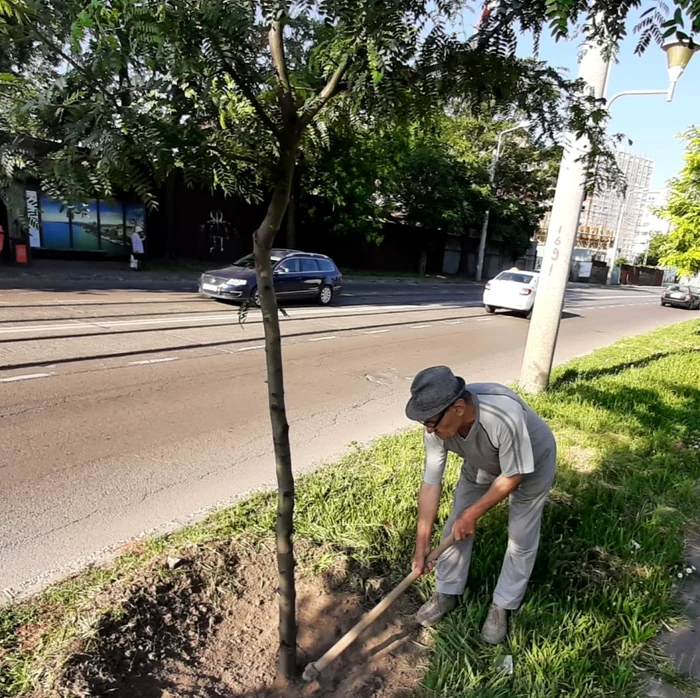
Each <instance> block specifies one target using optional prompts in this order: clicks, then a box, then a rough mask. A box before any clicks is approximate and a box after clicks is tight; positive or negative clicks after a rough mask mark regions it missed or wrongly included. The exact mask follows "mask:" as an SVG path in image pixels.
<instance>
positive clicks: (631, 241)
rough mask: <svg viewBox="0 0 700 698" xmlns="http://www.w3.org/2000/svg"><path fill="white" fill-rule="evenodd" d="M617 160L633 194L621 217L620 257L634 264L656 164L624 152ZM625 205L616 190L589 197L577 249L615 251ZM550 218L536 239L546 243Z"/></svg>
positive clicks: (629, 197)
mask: <svg viewBox="0 0 700 698" xmlns="http://www.w3.org/2000/svg"><path fill="white" fill-rule="evenodd" d="M616 158H617V164H618V167H619V168H620V169H621V170H622V172H623V173H624V174H625V177H626V180H627V191H628V192H630V193H629V194H628V196H627V203H626V206H625V212H624V216H623V218H622V226H621V229H620V240H619V245H618V255H619V256H621V257H625V258H627V259H629V260H630V261H631V260H632V259H633V257H634V249H635V240H636V237H637V231H638V228H639V226H640V224H641V221H642V218H643V216H644V214H645V212H646V205H645V202H646V190H647V189H648V187H649V183H650V182H651V176H652V173H653V171H654V162H653V160H650V159H649V158H646V157H643V156H641V155H636V154H634V153H629V152H626V151H623V150H620V151H618V152H617V156H616ZM623 204H624V200H623V197H622V196H621V194H620V192H618V191H615V190H613V189H608V190H604V191H597V192H595V193H594V194H593V195H592V196H589V197H588V198H586V200H585V201H584V202H583V206H582V208H581V216H580V217H579V226H578V235H577V237H576V247H577V248H582V249H588V250H592V251H594V252H599V251H603V250H606V251H607V250H609V249H610V248H612V246H613V241H614V239H615V231H616V229H617V224H618V221H619V219H620V213H621V211H622V207H623ZM549 218H550V214H549V212H548V213H547V214H546V215H545V217H544V218H543V219H542V221H541V223H540V229H539V233H538V236H537V239H538V241H539V242H544V240H545V238H546V236H547V227H548V225H549Z"/></svg>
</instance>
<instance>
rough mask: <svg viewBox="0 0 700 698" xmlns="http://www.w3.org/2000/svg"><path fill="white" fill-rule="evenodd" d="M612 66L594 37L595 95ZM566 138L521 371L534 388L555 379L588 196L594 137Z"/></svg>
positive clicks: (588, 66)
mask: <svg viewBox="0 0 700 698" xmlns="http://www.w3.org/2000/svg"><path fill="white" fill-rule="evenodd" d="M609 70H610V61H609V59H608V58H606V57H605V55H604V47H603V46H601V45H599V44H598V42H597V40H595V39H594V40H592V41H591V40H589V41H588V42H587V43H586V44H585V46H584V52H583V57H582V58H581V63H580V64H579V71H578V77H579V78H580V79H582V80H583V81H585V82H586V83H587V85H588V86H589V88H590V91H591V94H593V95H594V96H595V97H596V98H597V99H601V98H602V97H603V96H604V91H605V85H606V82H607V77H608V71H609ZM566 143H567V144H566V147H565V149H564V155H563V156H562V160H561V165H560V166H559V177H558V178H557V187H556V190H555V193H554V202H553V204H552V214H551V218H550V221H549V228H548V229H547V241H546V243H545V250H544V257H543V259H542V268H541V269H540V280H539V284H538V287H537V296H536V298H535V306H534V308H533V312H532V320H531V321H530V330H529V332H528V335H527V343H526V344H525V354H524V356H523V365H522V370H521V374H520V385H521V387H522V388H523V389H524V390H526V391H528V392H532V393H535V392H539V391H541V390H545V389H546V388H547V386H548V384H549V372H550V371H551V369H552V362H553V360H554V349H555V347H556V343H557V335H558V334H559V322H560V320H561V312H562V309H563V307H564V293H565V291H566V284H567V281H568V279H569V268H570V266H571V255H572V254H573V250H574V245H575V243H576V234H577V232H578V220H579V216H580V215H581V206H582V204H583V197H584V195H585V185H586V163H585V162H584V161H583V157H584V156H585V155H586V153H587V152H588V148H589V142H588V139H587V138H585V137H584V138H578V139H574V136H570V137H569V139H568V140H567V142H566Z"/></svg>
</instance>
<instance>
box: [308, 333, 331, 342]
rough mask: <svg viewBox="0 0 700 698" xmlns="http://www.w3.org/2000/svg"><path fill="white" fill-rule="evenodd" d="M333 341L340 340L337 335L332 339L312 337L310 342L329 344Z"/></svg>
mask: <svg viewBox="0 0 700 698" xmlns="http://www.w3.org/2000/svg"><path fill="white" fill-rule="evenodd" d="M331 339H338V338H337V337H336V336H335V335H332V336H330V337H312V338H311V339H310V340H309V341H310V342H328V341H330V340H331Z"/></svg>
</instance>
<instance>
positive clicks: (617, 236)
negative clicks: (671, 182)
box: [605, 187, 649, 286]
mask: <svg viewBox="0 0 700 698" xmlns="http://www.w3.org/2000/svg"><path fill="white" fill-rule="evenodd" d="M648 189H649V187H637V188H636V189H630V190H629V191H627V192H625V197H624V199H623V200H622V206H621V208H620V215H619V216H618V217H617V225H616V226H615V239H614V240H613V246H612V252H611V254H610V266H609V267H608V277H607V279H606V281H605V283H606V284H607V285H608V286H610V284H612V279H613V273H614V271H615V265H616V264H617V250H618V248H619V247H620V235H621V234H622V223H623V222H624V219H625V213H627V203H628V202H629V200H630V196H632V194H639V193H640V192H643V191H647V190H648Z"/></svg>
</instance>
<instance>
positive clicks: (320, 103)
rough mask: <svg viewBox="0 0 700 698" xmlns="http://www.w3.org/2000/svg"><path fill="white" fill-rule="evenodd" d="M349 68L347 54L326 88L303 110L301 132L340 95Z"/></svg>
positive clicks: (348, 56)
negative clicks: (341, 85) (341, 84)
mask: <svg viewBox="0 0 700 698" xmlns="http://www.w3.org/2000/svg"><path fill="white" fill-rule="evenodd" d="M349 67H350V54H349V53H346V54H345V55H344V56H343V59H342V60H341V61H340V64H339V65H338V67H337V68H336V69H335V71H334V72H333V75H331V77H330V78H329V80H328V82H327V83H326V86H325V87H324V88H323V89H322V90H321V91H320V92H319V93H318V95H316V97H314V98H313V99H312V100H311V102H309V103H308V104H307V105H306V106H305V107H304V109H303V110H302V113H301V118H300V119H299V128H300V129H301V130H303V129H305V128H306V127H307V126H308V125H309V124H310V123H311V122H312V121H313V120H314V119H315V118H316V115H317V114H318V113H319V112H320V111H321V109H323V107H325V106H326V104H328V102H330V100H331V99H333V97H335V95H336V94H338V92H339V91H340V82H341V80H342V79H343V76H344V75H345V73H346V72H347V70H348V68H349Z"/></svg>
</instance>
